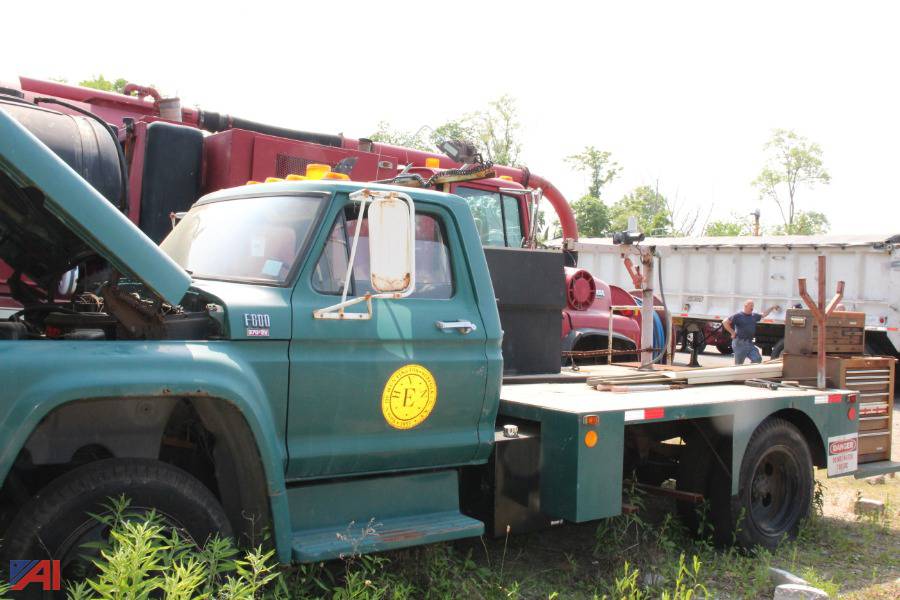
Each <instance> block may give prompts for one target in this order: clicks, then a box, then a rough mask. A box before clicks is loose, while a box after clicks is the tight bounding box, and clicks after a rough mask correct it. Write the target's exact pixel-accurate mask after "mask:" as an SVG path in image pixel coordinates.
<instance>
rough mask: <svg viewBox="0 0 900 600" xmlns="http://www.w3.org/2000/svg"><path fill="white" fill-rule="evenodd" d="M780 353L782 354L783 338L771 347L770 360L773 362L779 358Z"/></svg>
mask: <svg viewBox="0 0 900 600" xmlns="http://www.w3.org/2000/svg"><path fill="white" fill-rule="evenodd" d="M782 352H784V338H781V339H780V340H778V341H777V342H775V345H774V346H772V350H771V352H770V353H769V356H771V357H772V360H774V359H776V358H778V357H779V356H781V353H782Z"/></svg>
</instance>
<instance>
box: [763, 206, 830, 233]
mask: <svg viewBox="0 0 900 600" xmlns="http://www.w3.org/2000/svg"><path fill="white" fill-rule="evenodd" d="M830 226H831V225H830V223H829V222H828V217H826V216H825V215H824V214H823V213H820V212H817V211H814V210H809V211H807V210H798V211H797V212H796V213H795V214H794V223H793V225H792V226H791V229H790V230H788V229H787V227H786V226H784V225H779V226H777V227H773V228H772V230H771V233H772V234H773V235H816V234H819V233H828V229H829V228H830Z"/></svg>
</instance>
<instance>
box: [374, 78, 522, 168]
mask: <svg viewBox="0 0 900 600" xmlns="http://www.w3.org/2000/svg"><path fill="white" fill-rule="evenodd" d="M426 129H431V134H430V135H429V136H427V137H426V136H424V135H423V131H424V130H426ZM520 134H521V124H520V123H519V121H518V109H517V107H516V102H515V99H513V98H512V97H511V96H508V95H504V96H501V97H500V98H498V99H497V100H494V101H493V102H490V103H489V104H488V108H487V110H483V111H476V112H473V113H469V114H466V115H463V116H462V117H460V118H458V119H453V120H450V121H447V122H446V123H442V124H441V125H438V126H437V127H434V128H431V127H429V126H423V127H421V128H419V130H418V131H416V132H412V131H405V130H401V129H395V128H393V127H392V126H391V124H390V123H389V122H387V121H380V122H379V123H378V129H377V131H375V133H373V134H372V135H370V136H369V137H370V138H371V139H372V140H374V141H376V142H383V143H385V144H394V145H396V146H404V147H407V148H417V149H419V150H424V151H426V152H436V151H437V144H438V142H440V141H441V140H447V139H459V140H466V141H468V142H471V143H473V144H475V146H476V147H477V148H478V151H479V152H480V153H481V156H482V157H483V158H484V159H485V160H489V161H492V162H494V163H496V164H498V165H510V166H514V165H515V164H516V163H517V162H518V160H519V155H520V153H521V151H522V142H521V140H520Z"/></svg>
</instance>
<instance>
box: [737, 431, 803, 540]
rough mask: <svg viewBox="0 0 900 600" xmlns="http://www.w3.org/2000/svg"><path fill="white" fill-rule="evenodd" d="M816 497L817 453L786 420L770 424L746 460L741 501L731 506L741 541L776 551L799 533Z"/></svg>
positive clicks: (757, 437) (750, 447)
mask: <svg viewBox="0 0 900 600" xmlns="http://www.w3.org/2000/svg"><path fill="white" fill-rule="evenodd" d="M812 496H813V462H812V455H811V454H810V451H809V447H808V446H807V444H806V440H805V438H804V437H803V434H801V433H800V431H799V430H798V429H797V428H796V427H794V426H793V425H792V424H790V423H788V422H787V421H785V420H783V419H779V418H771V419H768V420H766V421H764V422H763V423H762V424H761V425H760V426H759V427H758V428H757V429H756V431H755V432H754V433H753V436H752V437H751V438H750V443H749V444H748V445H747V451H746V452H745V453H744V458H743V460H742V461H741V470H740V484H739V488H738V494H737V497H736V498H735V501H734V502H728V503H727V504H728V505H730V511H729V512H730V513H731V515H730V517H731V518H730V524H731V526H732V527H733V530H734V531H735V532H736V534H735V541H736V542H737V543H738V544H740V545H741V546H744V547H748V548H750V547H753V546H757V545H758V546H763V547H765V548H768V549H770V550H773V549H775V548H776V547H777V546H778V544H779V543H780V542H781V541H782V540H784V539H785V538H793V537H794V536H796V535H797V530H798V528H799V526H800V522H801V521H802V520H803V519H804V518H806V516H807V515H808V514H809V510H810V506H811V505H812ZM728 500H730V498H729V499H728Z"/></svg>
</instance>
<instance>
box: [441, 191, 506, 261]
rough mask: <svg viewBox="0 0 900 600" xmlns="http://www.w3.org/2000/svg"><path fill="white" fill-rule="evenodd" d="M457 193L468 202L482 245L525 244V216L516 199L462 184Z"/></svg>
mask: <svg viewBox="0 0 900 600" xmlns="http://www.w3.org/2000/svg"><path fill="white" fill-rule="evenodd" d="M454 193H455V194H456V195H457V196H460V197H461V198H463V199H464V200H465V201H466V203H467V204H468V205H469V209H470V210H471V211H472V217H473V218H474V219H475V227H476V228H477V229H478V237H479V238H481V245H482V246H501V247H503V246H506V247H509V248H521V247H522V217H521V215H520V214H519V200H518V199H517V198H515V197H513V196H508V195H506V194H500V193H498V192H489V191H487V190H479V189H476V188H470V187H465V186H462V185H460V186H457V187H456V190H455V191H454Z"/></svg>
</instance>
